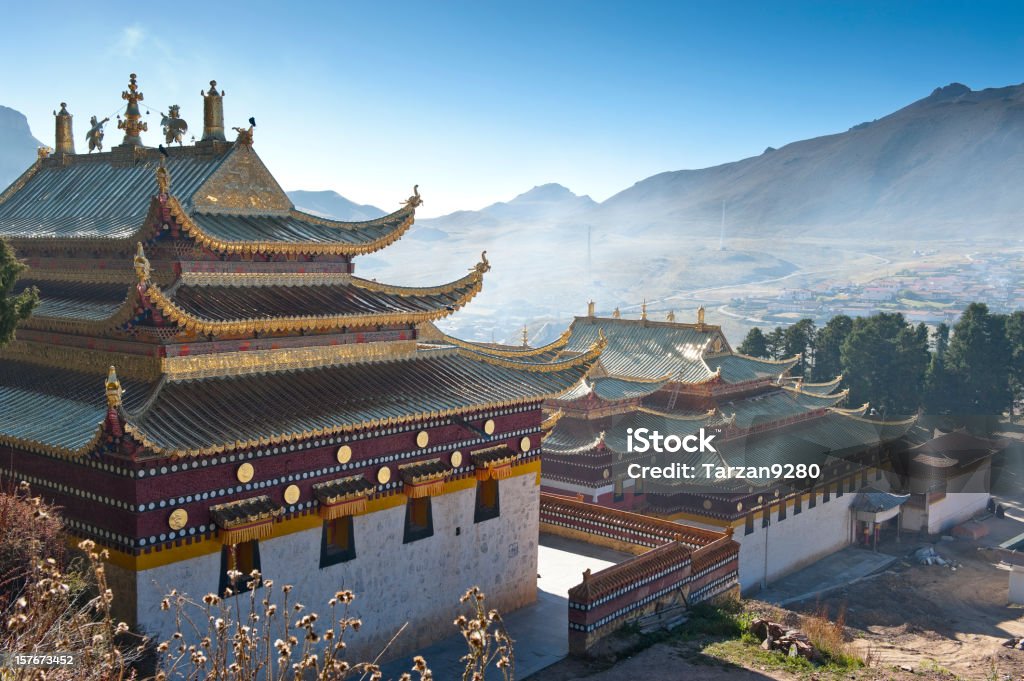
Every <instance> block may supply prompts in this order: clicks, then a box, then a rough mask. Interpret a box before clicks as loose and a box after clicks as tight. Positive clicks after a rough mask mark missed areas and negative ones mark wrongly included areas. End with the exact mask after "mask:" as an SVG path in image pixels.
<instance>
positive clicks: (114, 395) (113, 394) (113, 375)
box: [106, 367, 124, 409]
mask: <svg viewBox="0 0 1024 681" xmlns="http://www.w3.org/2000/svg"><path fill="white" fill-rule="evenodd" d="M106 390H107V407H108V408H109V409H117V408H118V407H120V406H121V395H123V394H124V391H123V390H122V389H121V381H119V380H117V372H116V371H114V367H110V371H108V372H107V382H106Z"/></svg>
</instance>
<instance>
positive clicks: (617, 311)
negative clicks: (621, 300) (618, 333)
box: [612, 308, 622, 319]
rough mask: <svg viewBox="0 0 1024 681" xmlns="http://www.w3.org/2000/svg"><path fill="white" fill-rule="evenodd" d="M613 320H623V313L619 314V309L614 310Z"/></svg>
mask: <svg viewBox="0 0 1024 681" xmlns="http://www.w3.org/2000/svg"><path fill="white" fill-rule="evenodd" d="M612 319H622V313H621V312H619V308H615V309H614V310H612Z"/></svg>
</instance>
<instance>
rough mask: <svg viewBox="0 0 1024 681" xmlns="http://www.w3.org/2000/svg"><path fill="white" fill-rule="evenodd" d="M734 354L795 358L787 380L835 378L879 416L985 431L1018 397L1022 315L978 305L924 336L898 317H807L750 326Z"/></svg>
mask: <svg viewBox="0 0 1024 681" xmlns="http://www.w3.org/2000/svg"><path fill="white" fill-rule="evenodd" d="M738 350H739V351H740V352H741V353H744V354H747V355H751V356H753V357H764V358H770V359H784V358H787V357H792V356H794V355H796V354H799V355H800V361H799V362H798V363H797V365H796V366H795V367H793V370H792V374H793V375H794V376H798V377H803V378H805V379H807V380H809V381H811V382H824V381H829V380H831V379H833V378H835V377H836V376H838V375H840V374H842V376H843V383H844V385H845V387H847V388H849V389H850V396H849V403H850V404H853V405H859V404H863V403H865V402H870V403H871V405H872V407H873V408H874V409H875V410H876V412H878V413H879V414H881V415H883V416H893V417H895V416H898V415H905V414H914V413H917V412H918V411H920V410H924V411H925V412H928V413H932V414H940V415H945V416H948V417H950V418H952V419H953V420H954V421H959V422H961V423H963V424H965V425H978V426H980V427H982V428H983V429H984V430H986V431H989V432H991V430H992V429H993V427H994V426H995V420H996V419H998V418H999V416H1001V415H1002V414H1004V413H1005V412H1007V411H1010V413H1011V414H1012V406H1013V404H1014V402H1020V401H1021V400H1024V310H1018V311H1016V312H1014V313H1012V314H993V313H992V312H990V311H989V309H988V306H986V305H985V304H984V303H971V304H970V305H969V306H968V307H967V309H966V310H964V313H963V315H962V316H961V317H960V320H959V321H958V322H957V323H956V325H955V326H953V327H952V328H950V327H949V325H947V324H939V325H938V327H936V328H935V329H934V331H932V332H931V333H929V330H928V327H927V326H925V325H924V324H917V325H916V326H915V325H913V324H911V323H909V322H907V320H906V319H905V318H904V317H903V315H902V314H900V313H898V312H896V313H893V312H879V313H877V314H874V315H871V316H870V317H857V318H851V317H848V316H846V315H838V316H836V317H833V318H832V319H830V320H829V321H828V323H827V324H825V326H823V327H821V328H817V327H816V326H815V324H814V321H813V320H811V319H801V320H800V321H799V322H797V323H795V324H793V325H791V326H788V327H785V328H783V327H776V328H775V329H774V330H772V331H769V332H768V333H765V332H764V331H762V330H761V329H760V328H756V327H755V328H753V329H751V330H750V332H749V333H748V334H747V337H746V338H745V339H744V340H743V343H742V344H741V345H740V346H739V348H738Z"/></svg>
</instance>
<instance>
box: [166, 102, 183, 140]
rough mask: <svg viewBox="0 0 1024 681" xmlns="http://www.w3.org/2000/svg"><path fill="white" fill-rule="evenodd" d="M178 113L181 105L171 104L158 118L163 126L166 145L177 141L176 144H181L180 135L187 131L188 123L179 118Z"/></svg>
mask: <svg viewBox="0 0 1024 681" xmlns="http://www.w3.org/2000/svg"><path fill="white" fill-rule="evenodd" d="M180 114H181V107H180V106H178V105H177V104H172V105H171V106H169V107H168V108H167V113H166V114H164V115H163V117H161V119H160V125H162V126H163V128H164V140H165V141H166V142H167V144H168V145H170V144H172V143H174V142H177V143H178V146H181V136H182V135H183V134H184V133H186V132H188V123H186V122H185V120H184V119H182V118H181V116H180Z"/></svg>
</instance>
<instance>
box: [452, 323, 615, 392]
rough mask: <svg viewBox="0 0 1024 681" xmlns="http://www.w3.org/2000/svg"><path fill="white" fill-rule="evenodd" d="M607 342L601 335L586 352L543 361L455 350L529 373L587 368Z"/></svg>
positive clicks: (463, 349)
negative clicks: (513, 358) (516, 359)
mask: <svg viewBox="0 0 1024 681" xmlns="http://www.w3.org/2000/svg"><path fill="white" fill-rule="evenodd" d="M607 344H608V341H607V340H606V339H605V338H603V337H602V338H599V339H598V340H596V341H594V343H593V344H592V345H591V346H590V348H589V349H587V351H586V352H582V353H580V354H578V355H576V356H575V357H570V358H568V359H562V360H556V361H554V362H544V363H540V362H516V361H512V360H509V359H506V358H504V357H496V356H494V355H488V354H484V353H481V352H477V351H476V350H470V349H467V348H462V347H457V348H456V351H457V352H458V353H459V355H461V356H463V357H466V358H467V359H472V360H476V361H479V362H484V363H486V364H493V365H494V366H499V367H504V368H506V369H516V370H519V371H525V372H531V373H549V372H553V371H564V370H566V369H575V368H581V367H583V368H586V369H589V368H590V366H591V364H593V363H594V362H595V361H596V360H597V358H598V357H600V355H601V352H602V351H603V350H604V349H605V347H606V346H607ZM572 387H573V386H571V385H570V386H566V388H565V390H562V391H560V392H559V393H556V394H555V395H551V397H553V398H554V397H557V396H558V395H561V394H563V393H564V392H566V391H568V390H570V389H572Z"/></svg>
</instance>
